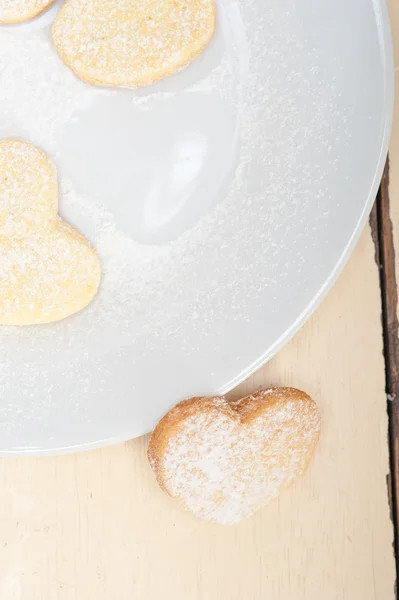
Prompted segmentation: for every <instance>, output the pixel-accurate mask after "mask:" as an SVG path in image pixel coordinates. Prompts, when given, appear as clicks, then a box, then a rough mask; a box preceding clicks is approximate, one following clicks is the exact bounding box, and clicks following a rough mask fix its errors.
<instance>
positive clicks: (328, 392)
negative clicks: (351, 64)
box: [0, 0, 399, 600]
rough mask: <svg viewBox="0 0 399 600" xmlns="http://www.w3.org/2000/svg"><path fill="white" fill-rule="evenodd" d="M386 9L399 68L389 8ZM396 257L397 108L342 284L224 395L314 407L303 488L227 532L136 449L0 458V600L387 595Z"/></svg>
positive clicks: (395, 400) (396, 476)
mask: <svg viewBox="0 0 399 600" xmlns="http://www.w3.org/2000/svg"><path fill="white" fill-rule="evenodd" d="M390 10H391V19H392V23H393V29H394V33H395V36H394V37H395V41H396V57H397V64H398V65H399V3H398V2H397V0H391V1H390ZM398 98H399V77H398ZM388 177H389V185H388ZM390 219H391V220H392V227H391V224H390ZM394 247H396V248H399V111H398V113H397V115H396V118H395V125H394V133H393V137H392V144H391V149H390V168H389V175H388V171H386V174H385V177H384V179H383V184H382V187H381V190H380V193H379V196H378V199H377V203H376V207H375V209H374V211H373V214H372V217H371V227H370V226H367V227H366V229H365V231H364V232H363V235H362V238H361V240H360V242H359V244H358V246H357V248H356V250H355V252H354V254H353V256H352V258H351V260H350V261H349V263H348V265H347V267H346V269H345V271H344V273H343V275H342V276H341V278H340V279H339V281H338V283H337V284H336V285H335V287H334V289H333V290H332V292H331V293H330V294H329V296H328V298H327V299H326V300H325V302H324V303H323V305H322V306H321V307H320V309H319V310H318V311H317V313H316V314H315V315H314V316H313V318H312V319H311V320H310V321H309V322H308V323H307V325H306V326H305V327H304V328H303V329H302V331H301V332H300V333H299V334H298V335H297V336H296V338H295V339H294V340H293V341H292V342H291V343H290V344H289V345H288V346H287V347H286V348H285V349H284V350H283V351H282V352H280V353H279V354H278V356H277V357H276V358H274V360H272V361H271V362H270V363H269V364H267V365H266V366H265V367H264V368H263V369H261V370H260V371H259V372H258V373H257V374H256V375H254V376H253V377H251V378H250V379H249V380H248V381H247V382H245V383H244V384H242V385H241V386H240V387H239V389H237V390H235V391H234V392H233V393H232V394H231V397H232V398H238V397H240V396H242V395H244V394H246V393H248V392H250V391H252V390H255V389H258V388H261V387H264V386H269V385H271V384H273V385H280V384H282V385H295V386H297V387H300V388H303V389H304V390H306V391H307V392H309V393H310V394H311V395H312V396H313V397H314V398H315V399H316V400H317V402H318V403H319V405H320V407H321V411H322V416H323V433H322V437H321V442H320V446H319V448H318V451H317V454H316V456H315V458H314V460H313V461H312V464H311V466H310V468H309V470H308V472H307V473H306V475H305V477H304V478H303V479H301V480H300V481H298V483H297V484H295V485H294V486H293V487H292V488H291V489H289V490H288V491H287V492H285V493H284V494H283V495H282V496H281V497H280V499H279V500H277V501H275V502H273V503H271V504H270V505H269V506H268V507H267V508H266V509H265V510H263V511H261V512H260V513H259V514H258V515H257V516H256V517H254V518H253V519H251V520H248V521H246V522H244V523H242V524H241V525H239V526H237V527H233V528H221V527H217V526H213V525H208V524H206V523H202V522H200V521H197V520H195V519H194V518H192V517H190V516H189V515H187V514H185V513H183V512H181V511H180V510H179V508H178V507H177V506H175V504H174V503H173V502H172V501H171V500H169V499H168V498H167V497H166V496H164V495H163V494H162V493H161V492H160V491H159V490H158V488H157V486H156V484H155V482H154V478H153V476H152V473H151V471H150V469H149V468H148V465H147V462H146V439H141V440H136V441H133V442H130V443H127V444H123V445H120V446H116V447H113V448H106V449H103V450H97V451H93V452H90V453H86V454H85V453H84V454H80V455H75V456H64V457H59V458H42V459H34V458H33V459H32V458H24V459H5V460H2V461H1V462H0V600H136V599H140V600H160V599H161V598H162V599H163V600H346V599H347V600H371V599H375V600H390V599H393V598H394V597H395V591H394V585H395V578H396V575H395V559H394V551H393V542H394V538H395V544H396V547H397V549H398V543H397V524H398V515H399V511H398V500H399V343H398V319H397V296H396V281H399V260H397V261H396V269H395V257H394V252H393V248H394ZM379 266H381V268H379ZM395 271H396V273H395ZM381 315H382V317H381ZM386 391H387V392H388V400H387V393H386ZM387 406H389V415H390V427H389V438H388V415H387ZM389 445H390V447H391V454H390V456H391V466H392V468H391V475H390V468H389V466H390V463H389V460H390V459H389V451H388V450H389ZM389 490H392V493H389ZM389 498H390V502H391V514H392V520H391V516H390V506H389ZM397 556H399V554H398V553H397Z"/></svg>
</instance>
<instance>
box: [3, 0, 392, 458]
mask: <svg viewBox="0 0 399 600" xmlns="http://www.w3.org/2000/svg"><path fill="white" fill-rule="evenodd" d="M56 9H57V6H55V7H54V8H53V10H52V11H49V12H47V13H46V14H45V15H43V16H42V17H41V18H39V19H38V20H36V21H34V22H32V23H28V24H25V25H24V26H17V27H6V28H3V29H1V30H0V57H1V58H0V90H1V93H0V137H8V136H13V137H15V136H20V137H23V138H25V139H28V140H31V141H32V142H34V143H36V144H38V145H39V146H41V147H42V148H43V149H44V150H46V151H47V152H48V153H49V154H50V155H51V156H52V157H53V159H54V161H55V162H56V164H57V166H58V171H59V179H60V188H61V190H60V209H61V213H62V214H63V216H65V218H66V219H68V220H69V221H70V222H71V223H73V224H74V225H75V226H76V227H78V228H79V229H80V230H81V231H82V232H83V233H84V234H85V235H86V236H87V237H88V238H89V239H90V240H91V241H92V242H93V244H94V245H95V246H96V247H97V249H98V252H99V254H100V257H101V259H102V263H103V269H104V276H103V281H102V286H101V290H100V293H99V295H98V297H97V298H96V300H95V301H94V302H93V303H92V304H91V305H90V307H89V308H88V309H86V310H85V311H83V312H82V313H80V314H78V315H76V316H74V317H71V318H69V319H67V320H65V321H62V322H60V323H57V324H53V325H47V326H36V327H28V328H11V327H2V328H0V338H1V340H0V341H1V354H0V369H1V371H0V373H1V396H0V453H2V454H19V453H25V454H26V453H31V454H45V453H52V452H65V451H72V450H78V449H84V448H89V447H90V448H91V447H95V446H100V445H103V444H108V443H111V442H117V441H121V440H125V439H128V438H132V437H134V436H138V435H141V434H143V433H145V432H147V431H148V430H150V429H151V428H152V427H153V426H154V424H155V423H156V421H157V420H158V419H159V418H160V417H161V416H162V415H163V414H164V413H165V411H167V410H168V409H169V408H170V407H171V406H172V405H174V404H175V403H176V402H177V401H179V400H181V399H183V398H185V397H187V396H190V395H195V394H217V393H224V392H226V391H227V390H228V389H230V388H231V387H233V386H234V385H236V384H237V383H239V382H240V381H241V380H243V379H244V378H245V377H247V376H248V375H249V374H250V373H251V372H253V371H254V370H255V369H257V368H258V367H260V365H262V364H263V363H264V362H265V361H266V360H268V359H269V358H270V357H271V356H272V354H274V353H275V352H276V351H277V349H278V348H279V347H281V345H282V344H283V343H285V342H286V341H287V340H288V339H289V338H290V337H291V336H292V335H293V333H294V332H295V331H296V330H297V329H298V328H299V327H300V325H301V324H302V323H303V322H304V321H305V319H306V318H307V317H308V316H309V315H310V313H311V312H312V310H313V309H314V308H315V307H316V306H317V305H318V304H319V302H320V300H321V299H322V297H323V296H324V295H325V293H326V292H327V291H328V289H329V288H330V286H331V284H332V283H333V281H334V280H335V279H336V277H337V275H338V273H339V271H340V269H341V267H342V266H343V264H344V262H345V260H346V259H347V257H348V255H349V254H350V251H351V250H352V248H353V246H354V244H355V242H356V239H357V237H358V235H359V232H360V230H361V228H362V227H363V225H364V223H365V221H366V218H367V215H368V212H369V210H370V207H371V204H372V201H373V198H374V196H375V193H376V190H377V185H378V181H379V179H380V176H381V172H382V167H383V163H384V158H385V155H386V151H387V144H388V135H389V129H390V124H391V117H392V104H393V102H392V96H393V83H392V58H391V46H390V34H389V28H388V23H387V16H386V12H385V7H384V5H383V4H381V3H380V2H378V1H377V0H351V1H350V2H348V0H323V1H322V2H320V0H301V1H296V0H219V1H218V27H217V34H216V36H215V38H214V40H213V41H212V43H211V45H210V46H209V48H208V49H207V50H206V52H205V53H204V55H203V56H202V57H201V58H200V59H199V60H197V61H196V62H195V63H194V64H193V65H191V66H190V67H189V68H188V69H187V70H185V71H184V72H182V73H179V74H178V75H176V76H174V77H171V78H169V79H167V80H164V81H163V82H161V83H159V84H158V85H155V86H152V87H150V88H147V89H145V90H138V91H128V90H122V91H115V90H106V89H99V88H94V87H90V86H88V85H85V84H84V83H82V82H81V81H79V80H78V79H76V78H75V77H74V76H73V74H72V73H71V72H70V71H69V70H68V69H67V68H66V67H64V65H63V64H62V62H61V60H60V59H59V58H58V56H57V55H56V53H55V51H54V49H53V48H52V45H51V41H50V36H49V25H48V22H49V21H51V19H52V18H53V16H54V12H55V10H56Z"/></svg>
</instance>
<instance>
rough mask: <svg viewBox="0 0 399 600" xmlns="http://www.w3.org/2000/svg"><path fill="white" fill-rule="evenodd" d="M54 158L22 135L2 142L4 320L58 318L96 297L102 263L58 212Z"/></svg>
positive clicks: (0, 295)
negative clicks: (22, 137) (26, 140)
mask: <svg viewBox="0 0 399 600" xmlns="http://www.w3.org/2000/svg"><path fill="white" fill-rule="evenodd" d="M57 210H58V186H57V174H56V170H55V167H54V165H53V163H52V162H51V161H50V159H49V158H48V157H47V156H46V155H45V154H44V152H42V151H41V150H39V148H36V147H35V146H32V144H29V143H27V142H23V141H21V140H14V139H9V140H3V141H1V142H0V258H1V269H0V325H34V324H39V323H50V322H52V321H58V320H60V319H63V318H65V317H68V316H69V315H72V314H73V313H76V312H78V311H80V310H81V309H82V308H84V307H85V306H86V305H87V304H89V302H90V301H91V300H92V299H93V298H94V296H95V295H96V293H97V289H98V286H99V283H100V279H101V266H100V262H99V260H98V257H97V254H96V251H95V250H94V248H92V247H91V245H90V244H89V242H88V241H87V240H86V239H85V238H84V237H83V236H82V235H81V234H80V233H79V232H78V231H76V229H73V228H72V227H71V226H70V225H69V224H68V223H66V222H65V221H64V220H63V219H61V217H60V216H59V215H58V213H57Z"/></svg>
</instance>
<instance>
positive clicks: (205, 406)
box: [148, 388, 320, 525]
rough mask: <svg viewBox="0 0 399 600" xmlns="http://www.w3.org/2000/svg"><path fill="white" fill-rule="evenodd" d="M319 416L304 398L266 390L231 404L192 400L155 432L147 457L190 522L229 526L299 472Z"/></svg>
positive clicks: (304, 464)
mask: <svg viewBox="0 0 399 600" xmlns="http://www.w3.org/2000/svg"><path fill="white" fill-rule="evenodd" d="M319 433H320V415H319V411H318V409H317V406H316V404H315V402H314V401H313V400H312V399H311V398H309V396H308V395H307V394H305V393H304V392H301V391H299V390H296V389H292V388H272V389H268V390H265V391H262V392H257V393H255V394H252V395H251V396H248V397H247V398H244V399H242V400H240V401H238V402H235V403H228V402H227V400H226V399H225V398H224V397H214V398H191V399H190V400H185V401H183V402H181V403H180V404H178V405H177V406H176V407H175V408H173V409H172V410H171V411H170V412H169V413H167V414H166V415H165V417H163V419H162V420H161V421H160V422H159V424H158V425H157V427H156V428H155V430H154V432H153V434H152V436H151V439H150V443H149V448H148V457H149V460H150V464H151V466H152V468H153V469H154V471H155V474H156V477H157V480H158V483H159V485H160V486H161V487H162V489H163V490H164V491H165V492H167V493H168V494H169V495H170V496H172V497H173V498H174V499H175V500H177V501H178V502H179V503H180V504H181V505H182V506H183V508H185V509H186V510H189V511H191V512H192V513H193V514H194V515H196V516H197V517H200V518H202V519H206V520H209V521H214V522H216V523H220V524H225V525H228V524H234V523H238V522H239V521H241V520H242V519H244V518H246V517H249V516H250V515H252V514H253V513H255V512H256V511H257V510H259V509H260V508H261V507H263V506H265V505H266V504H267V503H268V502H269V501H270V500H271V499H272V498H274V497H275V496H277V495H278V494H279V492H280V491H281V490H282V489H283V488H285V487H287V486H288V485H289V484H290V483H291V482H292V481H293V480H294V479H295V478H296V477H298V476H299V475H301V474H302V473H303V472H304V470H305V469H306V467H307V465H308V463H309V460H310V458H311V456H312V454H313V450H314V448H315V446H316V443H317V441H318V438H319Z"/></svg>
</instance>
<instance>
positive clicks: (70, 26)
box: [53, 0, 216, 88]
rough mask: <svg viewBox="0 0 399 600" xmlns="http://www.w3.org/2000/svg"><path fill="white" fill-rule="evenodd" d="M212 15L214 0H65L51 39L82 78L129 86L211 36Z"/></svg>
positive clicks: (177, 65)
mask: <svg viewBox="0 0 399 600" xmlns="http://www.w3.org/2000/svg"><path fill="white" fill-rule="evenodd" d="M215 18H216V8H215V2H214V0H67V1H66V2H65V4H64V5H63V6H62V8H61V10H60V11H59V13H58V15H57V17H56V19H55V22H54V24H53V40H54V44H55V47H56V49H57V51H58V53H59V54H60V56H61V58H62V59H63V61H64V62H65V63H66V64H67V65H68V66H69V67H70V68H71V69H72V70H73V71H74V72H75V73H76V75H77V76H78V77H80V78H81V79H83V80H84V81H86V82H88V83H92V84H98V85H105V86H111V87H132V88H134V87H139V86H145V85H149V84H151V83H154V82H155V81H157V80H159V79H162V78H163V77H166V76H167V75H171V74H172V73H175V72H176V71H178V70H180V69H182V68H184V67H186V66H187V65H188V64H189V63H190V62H192V61H193V60H194V59H195V58H196V57H197V56H198V55H199V54H200V53H201V52H202V51H203V50H204V48H205V46H206V45H207V44H208V42H209V41H210V39H211V38H212V35H213V33H214V31H215Z"/></svg>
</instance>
